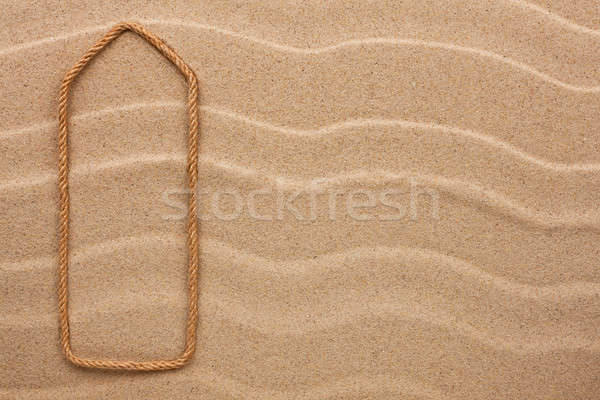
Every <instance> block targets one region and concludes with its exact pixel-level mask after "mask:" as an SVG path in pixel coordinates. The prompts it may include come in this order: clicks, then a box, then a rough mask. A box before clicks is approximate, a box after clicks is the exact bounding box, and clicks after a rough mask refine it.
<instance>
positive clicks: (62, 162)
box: [58, 22, 198, 371]
mask: <svg viewBox="0 0 600 400" xmlns="http://www.w3.org/2000/svg"><path fill="white" fill-rule="evenodd" d="M126 31H132V32H135V33H136V34H137V35H138V36H140V37H141V38H143V39H145V40H146V41H147V42H148V43H150V44H151V45H152V46H154V47H155V48H156V49H157V50H158V51H159V52H160V53H161V54H162V55H163V56H165V57H166V58H167V59H168V60H169V61H171V62H172V63H173V64H174V65H175V66H176V67H177V68H178V69H179V71H181V73H182V74H183V76H184V77H185V79H186V81H187V85H188V98H187V106H188V114H189V136H188V157H187V176H188V186H189V190H190V197H189V205H188V207H189V221H188V238H187V245H188V252H189V254H188V263H189V266H188V296H189V297H188V318H187V324H186V339H185V348H184V350H183V353H182V354H181V355H180V356H179V357H178V358H176V359H171V360H154V361H114V360H97V359H89V358H81V357H78V356H76V355H75V354H74V353H73V350H72V349H71V341H70V330H69V311H68V264H69V148H68V123H67V122H68V112H67V103H68V97H69V89H70V87H71V84H72V83H73V81H74V80H75V78H76V77H77V75H78V74H79V73H80V72H81V71H82V70H83V69H84V68H85V66H86V65H87V64H88V63H89V61H90V60H91V59H92V58H93V57H94V56H95V55H96V54H98V53H99V52H101V51H102V50H103V49H104V48H105V47H106V46H107V45H108V44H109V43H111V42H112V41H113V40H115V39H116V38H117V37H119V36H120V35H121V34H122V33H123V32H126ZM58 121H59V132H58V153H59V163H58V188H59V193H60V215H59V246H58V256H59V264H58V308H59V313H60V341H61V346H62V349H63V351H64V353H65V355H66V357H67V359H68V360H69V361H70V362H72V363H73V364H75V365H77V366H80V367H86V368H100V369H117V370H137V371H157V370H167V369H175V368H180V367H182V366H184V365H185V364H186V363H187V362H188V361H189V360H190V358H191V357H192V356H193V354H194V351H195V347H196V327H197V325H198V218H197V209H196V192H197V185H198V81H197V79H196V75H195V74H194V72H193V71H192V69H191V68H190V67H189V66H188V65H187V64H186V63H185V62H184V61H183V60H182V59H181V58H180V57H179V56H178V55H177V53H175V51H173V50H172V49H171V48H170V47H169V46H167V45H166V44H165V43H164V42H163V41H162V40H161V39H159V38H158V37H156V36H155V35H154V34H152V33H151V32H149V31H147V30H146V29H145V28H144V27H142V26H141V25H139V24H136V23H133V22H123V23H120V24H117V25H115V26H114V27H113V28H112V29H111V30H110V31H109V32H107V33H106V34H105V35H104V37H102V38H101V39H100V40H98V41H97V42H96V44H94V45H93V46H92V48H90V49H89V50H88V51H87V52H86V53H85V54H84V55H83V57H82V58H81V59H80V60H79V61H78V62H77V64H75V65H74V66H73V68H71V69H70V70H69V71H68V72H67V74H66V75H65V77H64V79H63V82H62V85H61V88H60V96H59V108H58Z"/></svg>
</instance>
